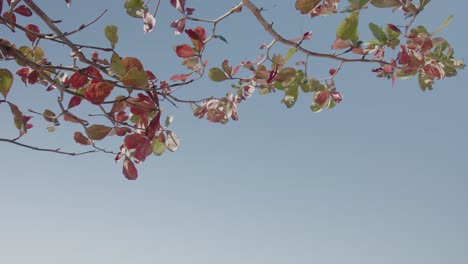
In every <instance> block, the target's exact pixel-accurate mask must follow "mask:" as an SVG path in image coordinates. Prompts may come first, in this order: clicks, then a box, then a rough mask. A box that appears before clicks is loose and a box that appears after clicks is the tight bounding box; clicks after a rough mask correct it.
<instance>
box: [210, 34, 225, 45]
mask: <svg viewBox="0 0 468 264" xmlns="http://www.w3.org/2000/svg"><path fill="white" fill-rule="evenodd" d="M213 38H217V39H220V40H222V41H223V42H225V43H226V44H229V43H228V41H227V39H226V38H225V37H223V36H221V35H213Z"/></svg>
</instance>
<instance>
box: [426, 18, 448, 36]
mask: <svg viewBox="0 0 468 264" xmlns="http://www.w3.org/2000/svg"><path fill="white" fill-rule="evenodd" d="M452 19H453V15H450V16H449V17H447V18H446V19H445V20H444V22H442V24H441V25H440V26H439V27H438V28H437V29H436V30H435V31H434V32H431V35H436V34H439V33H440V32H441V31H442V30H443V29H444V28H445V27H446V26H448V24H450V22H451V21H452Z"/></svg>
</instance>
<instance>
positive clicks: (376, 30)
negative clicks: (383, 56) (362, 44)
mask: <svg viewBox="0 0 468 264" xmlns="http://www.w3.org/2000/svg"><path fill="white" fill-rule="evenodd" d="M369 28H370V30H371V31H372V34H373V35H374V37H375V38H376V39H377V40H378V41H379V42H380V43H382V44H384V43H386V42H387V40H388V38H387V34H385V32H384V31H383V29H382V28H381V27H379V26H377V25H376V24H374V23H372V22H371V23H369Z"/></svg>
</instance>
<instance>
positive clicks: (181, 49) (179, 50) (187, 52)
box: [176, 44, 196, 58]
mask: <svg viewBox="0 0 468 264" xmlns="http://www.w3.org/2000/svg"><path fill="white" fill-rule="evenodd" d="M176 54H177V56H179V57H181V58H188V57H192V56H194V55H195V54H196V53H195V50H193V48H192V47H190V46H189V45H187V44H182V45H179V46H177V47H176Z"/></svg>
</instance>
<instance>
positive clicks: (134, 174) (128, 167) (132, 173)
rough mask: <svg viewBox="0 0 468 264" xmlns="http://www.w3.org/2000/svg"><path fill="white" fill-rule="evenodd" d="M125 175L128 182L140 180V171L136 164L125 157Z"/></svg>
mask: <svg viewBox="0 0 468 264" xmlns="http://www.w3.org/2000/svg"><path fill="white" fill-rule="evenodd" d="M123 175H124V176H125V178H127V179H128V180H136V179H137V178H138V171H137V169H136V167H135V164H134V163H133V162H132V161H131V160H130V159H129V158H128V157H125V160H124V163H123Z"/></svg>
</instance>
